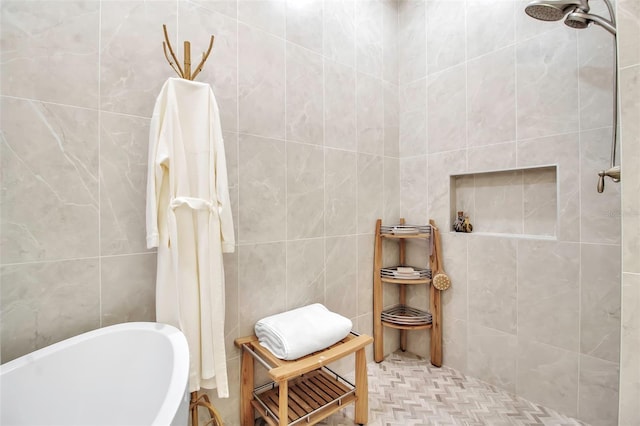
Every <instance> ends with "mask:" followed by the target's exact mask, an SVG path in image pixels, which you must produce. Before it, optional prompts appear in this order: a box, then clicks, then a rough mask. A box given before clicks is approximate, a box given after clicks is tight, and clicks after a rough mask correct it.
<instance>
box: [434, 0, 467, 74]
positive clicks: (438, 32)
mask: <svg viewBox="0 0 640 426" xmlns="http://www.w3.org/2000/svg"><path fill="white" fill-rule="evenodd" d="M426 3H427V11H426V13H427V73H428V74H429V75H431V74H433V73H436V72H438V71H442V70H445V69H447V68H451V67H453V66H456V65H459V64H461V63H463V62H464V61H465V59H466V58H465V52H466V40H465V38H466V37H465V34H466V31H465V16H464V13H465V2H464V1H457V0H428V1H427V2H426Z"/></svg>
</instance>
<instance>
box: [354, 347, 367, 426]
mask: <svg viewBox="0 0 640 426" xmlns="http://www.w3.org/2000/svg"><path fill="white" fill-rule="evenodd" d="M368 421H369V382H368V379H367V355H366V353H365V350H364V348H362V349H359V350H358V351H357V352H356V408H355V419H354V422H355V423H359V424H361V425H363V424H366V423H367V422H368Z"/></svg>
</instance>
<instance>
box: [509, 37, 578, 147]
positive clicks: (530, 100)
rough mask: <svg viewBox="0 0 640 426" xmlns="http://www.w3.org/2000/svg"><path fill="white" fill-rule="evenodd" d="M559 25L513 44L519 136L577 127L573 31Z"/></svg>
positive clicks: (536, 134)
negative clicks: (514, 48) (514, 47)
mask: <svg viewBox="0 0 640 426" xmlns="http://www.w3.org/2000/svg"><path fill="white" fill-rule="evenodd" d="M561 27H564V25H558V28H557V29H555V30H554V31H551V32H547V33H544V34H542V35H540V36H537V37H535V38H532V39H529V40H527V41H524V42H522V43H519V44H518V45H517V46H516V73H517V120H518V122H517V125H518V139H519V140H521V139H528V138H536V137H541V136H550V135H554V134H558V133H567V132H575V131H577V130H578V123H579V113H578V112H579V109H578V86H579V84H578V81H579V80H578V79H577V78H576V74H577V72H578V59H577V41H576V32H575V30H570V29H569V28H567V29H565V28H561Z"/></svg>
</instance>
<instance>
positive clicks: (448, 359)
mask: <svg viewBox="0 0 640 426" xmlns="http://www.w3.org/2000/svg"><path fill="white" fill-rule="evenodd" d="M467 329H468V325H467V322H466V321H465V320H462V319H458V318H451V319H448V320H447V321H444V323H443V325H442V363H443V364H444V365H446V366H447V367H451V368H455V369H456V370H458V371H460V372H463V373H466V372H467V346H468V345H467Z"/></svg>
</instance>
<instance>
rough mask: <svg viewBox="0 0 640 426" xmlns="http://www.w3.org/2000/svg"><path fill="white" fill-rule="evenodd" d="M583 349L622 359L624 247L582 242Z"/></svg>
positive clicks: (614, 359) (581, 310)
mask: <svg viewBox="0 0 640 426" xmlns="http://www.w3.org/2000/svg"><path fill="white" fill-rule="evenodd" d="M580 259H581V261H580V268H581V273H580V275H581V277H582V278H581V284H580V306H581V308H580V317H581V319H580V352H581V353H583V354H586V355H589V356H591V357H595V358H601V359H604V360H607V361H611V362H616V363H617V362H619V360H620V288H621V276H620V269H621V263H620V246H611V245H599V244H582V247H581V251H580Z"/></svg>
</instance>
